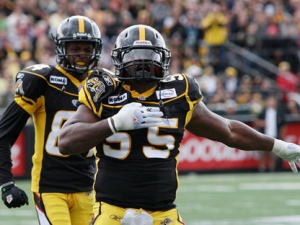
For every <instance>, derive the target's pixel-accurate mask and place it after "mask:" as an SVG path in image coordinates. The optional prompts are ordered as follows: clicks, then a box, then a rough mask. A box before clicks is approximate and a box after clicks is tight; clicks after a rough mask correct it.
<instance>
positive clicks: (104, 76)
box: [102, 75, 113, 86]
mask: <svg viewBox="0 0 300 225" xmlns="http://www.w3.org/2000/svg"><path fill="white" fill-rule="evenodd" d="M102 77H103V79H104V81H105V83H106V84H107V86H112V85H113V82H112V80H111V79H110V77H109V76H107V75H102Z"/></svg>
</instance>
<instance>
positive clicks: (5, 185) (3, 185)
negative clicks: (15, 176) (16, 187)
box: [0, 181, 14, 189]
mask: <svg viewBox="0 0 300 225" xmlns="http://www.w3.org/2000/svg"><path fill="white" fill-rule="evenodd" d="M12 184H14V182H13V181H10V182H7V183H5V184H2V185H1V186H0V189H2V188H4V187H7V186H9V185H12Z"/></svg>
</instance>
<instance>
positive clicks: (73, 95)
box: [0, 64, 102, 225]
mask: <svg viewBox="0 0 300 225" xmlns="http://www.w3.org/2000/svg"><path fill="white" fill-rule="evenodd" d="M100 72H102V70H101V69H100ZM83 83H84V81H82V82H80V81H78V80H77V79H76V78H75V77H74V76H72V75H71V74H69V73H68V72H66V71H65V70H64V69H63V68H62V67H60V66H56V67H55V66H50V65H46V64H37V65H33V66H30V67H27V68H25V69H24V70H21V71H20V72H18V74H17V75H16V85H17V87H16V93H15V99H14V102H13V103H12V104H11V105H10V106H9V107H8V109H7V111H6V112H5V115H4V116H3V120H2V121H1V125H0V140H1V142H0V143H1V146H0V151H1V157H0V183H1V184H2V183H6V182H9V181H12V180H13V175H12V174H11V166H12V164H11V159H10V146H11V145H12V144H13V143H14V142H15V140H16V138H17V137H18V135H19V133H20V131H21V130H22V128H23V127H24V125H25V123H26V121H27V119H28V118H29V117H30V115H31V116H32V119H33V122H34V126H35V146H34V148H35V151H34V155H33V157H32V161H33V168H32V172H31V178H32V184H31V190H32V192H33V193H34V201H35V204H36V209H37V212H38V216H39V221H40V223H41V224H57V223H55V222H54V221H55V218H56V217H59V216H60V214H59V213H55V212H54V211H53V210H55V207H56V208H57V210H60V208H59V205H58V204H59V203H58V202H56V200H55V198H53V195H55V194H62V195H63V194H66V196H59V197H58V198H61V199H63V198H66V202H67V201H74V202H75V203H74V205H69V207H70V208H71V207H73V208H74V211H75V210H76V208H78V207H80V208H81V209H80V210H79V211H78V212H76V213H74V218H72V213H71V220H72V224H78V225H79V224H80V220H81V219H86V217H87V216H88V218H89V220H91V218H92V212H91V207H92V205H93V203H94V195H93V194H92V186H93V182H94V173H95V166H94V165H95V164H94V163H95V158H94V154H93V149H91V150H90V151H89V152H86V153H83V154H78V155H70V156H63V155H62V154H60V152H59V150H58V147H57V141H58V135H59V132H60V129H61V127H62V125H63V123H64V122H65V121H66V120H67V119H68V118H69V117H70V116H71V115H72V114H73V113H74V112H75V111H76V109H77V106H78V91H79V89H80V88H81V87H82V86H83ZM16 127H18V129H15V128H16ZM72 193H77V194H78V193H79V195H80V196H72ZM49 195H50V197H49ZM51 197H52V198H51ZM77 198H86V200H84V201H83V203H85V205H84V204H82V205H80V206H79V205H76V201H77ZM46 199H49V200H46ZM51 199H52V200H51ZM53 199H54V200H53ZM68 204H73V203H70V202H68ZM57 205H58V206H57ZM63 213H64V212H63ZM84 213H87V216H83V215H84ZM68 214H69V213H68ZM76 214H78V215H77V216H76ZM77 217H78V218H77ZM79 217H80V218H79ZM67 219H68V220H69V219H70V218H66V220H67ZM76 220H79V221H76ZM43 221H44V222H43ZM45 221H48V222H45ZM73 221H74V222H73ZM75 221H76V222H75ZM81 221H84V220H81ZM65 224H68V223H65Z"/></svg>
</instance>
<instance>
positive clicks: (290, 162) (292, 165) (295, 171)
mask: <svg viewBox="0 0 300 225" xmlns="http://www.w3.org/2000/svg"><path fill="white" fill-rule="evenodd" d="M289 165H290V167H291V169H292V171H293V172H294V173H297V172H298V170H297V167H296V165H295V162H294V161H289Z"/></svg>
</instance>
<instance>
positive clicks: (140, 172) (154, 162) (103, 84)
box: [79, 73, 202, 224]
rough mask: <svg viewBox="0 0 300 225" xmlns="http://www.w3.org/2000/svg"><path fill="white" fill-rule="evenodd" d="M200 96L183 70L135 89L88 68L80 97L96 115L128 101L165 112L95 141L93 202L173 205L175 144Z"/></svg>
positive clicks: (160, 207) (154, 207) (112, 111)
mask: <svg viewBox="0 0 300 225" xmlns="http://www.w3.org/2000/svg"><path fill="white" fill-rule="evenodd" d="M201 99H202V94H201V92H200V88H199V85H198V84H197V83H196V81H195V80H194V79H193V78H191V77H189V76H186V75H184V74H176V75H169V76H167V77H166V78H165V79H163V80H162V81H160V82H159V83H158V85H157V86H156V87H154V88H152V89H150V90H148V91H147V92H145V93H142V94H139V93H137V92H134V91H131V90H130V86H128V85H126V84H122V83H121V82H120V81H118V80H117V79H114V78H112V77H111V76H108V75H107V76H99V75H97V74H94V73H93V74H92V75H91V76H90V78H89V79H88V80H87V82H86V83H85V86H84V87H83V88H82V89H81V91H80V93H79V101H80V103H82V104H85V105H86V106H87V107H89V108H90V109H91V110H92V111H93V112H94V114H95V115H96V116H98V117H99V118H101V119H105V118H108V117H111V116H113V115H115V114H116V113H118V111H119V110H120V108H121V107H122V106H124V105H125V104H127V103H130V102H140V103H142V104H143V105H144V106H151V107H154V106H155V107H158V106H160V107H161V111H163V112H164V118H163V121H162V122H161V124H160V126H157V127H150V128H147V129H138V130H131V131H119V132H117V133H115V134H113V135H112V136H110V137H108V138H107V139H106V140H105V141H104V142H103V143H100V144H99V145H97V146H96V155H97V157H99V159H100V160H98V161H97V175H96V181H95V191H96V201H97V202H98V203H100V204H101V205H102V206H103V207H104V206H105V205H106V204H111V205H114V206H117V207H121V208H143V209H145V210H149V211H166V210H171V209H175V207H176V206H175V204H174V201H175V197H176V190H177V188H178V185H179V183H178V176H177V175H178V174H177V164H178V154H179V151H180V150H179V144H180V142H181V140H182V138H183V134H184V130H185V126H186V124H187V123H188V122H189V120H190V118H191V115H192V112H193V108H194V106H195V104H196V103H197V102H199V101H201ZM124 120H126V118H124ZM150 168H151V169H150ZM120 184H121V185H120ZM103 202H104V203H103ZM99 210H100V209H99ZM117 211H118V210H117ZM101 213H103V212H101ZM107 222H109V220H108V221H107ZM100 224H101V223H100ZM111 224H114V223H113V222H112V220H111ZM180 224H181V223H180Z"/></svg>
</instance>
